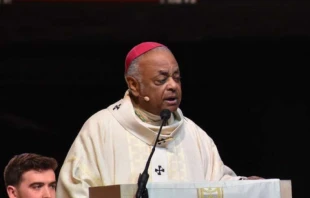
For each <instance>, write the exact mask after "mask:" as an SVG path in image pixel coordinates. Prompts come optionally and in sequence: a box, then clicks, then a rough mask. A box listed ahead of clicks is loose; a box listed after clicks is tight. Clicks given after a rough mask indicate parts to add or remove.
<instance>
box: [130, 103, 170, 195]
mask: <svg viewBox="0 0 310 198" xmlns="http://www.w3.org/2000/svg"><path fill="white" fill-rule="evenodd" d="M170 115H171V112H170V111H169V110H167V109H164V110H163V111H162V112H161V117H162V119H163V122H162V124H161V126H160V128H159V131H158V134H157V137H156V140H155V143H154V145H153V148H152V152H151V154H150V156H149V158H148V160H147V162H146V165H145V168H144V171H143V173H142V174H141V173H140V175H139V179H138V189H137V193H136V198H148V197H149V194H148V191H147V188H146V183H147V180H148V179H149V174H148V172H147V171H148V169H149V166H150V161H151V158H152V156H153V154H154V151H155V147H156V144H157V142H158V138H159V135H160V132H161V129H162V127H163V125H165V124H166V122H167V121H168V119H169V118H170Z"/></svg>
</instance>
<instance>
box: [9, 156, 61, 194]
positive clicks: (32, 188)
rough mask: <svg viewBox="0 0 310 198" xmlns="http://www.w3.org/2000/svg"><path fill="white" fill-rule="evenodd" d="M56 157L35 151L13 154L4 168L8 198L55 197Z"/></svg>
mask: <svg viewBox="0 0 310 198" xmlns="http://www.w3.org/2000/svg"><path fill="white" fill-rule="evenodd" d="M57 167H58V163H57V161H56V159H54V158H51V157H46V156H42V155H39V154H35V153H22V154H19V155H15V156H14V157H13V158H11V160H10V161H9V162H8V164H7V165H6V167H5V169H4V174H3V175H4V183H5V187H6V191H7V195H8V197H9V198H55V195H56V183H57V181H56V175H55V170H56V169H57Z"/></svg>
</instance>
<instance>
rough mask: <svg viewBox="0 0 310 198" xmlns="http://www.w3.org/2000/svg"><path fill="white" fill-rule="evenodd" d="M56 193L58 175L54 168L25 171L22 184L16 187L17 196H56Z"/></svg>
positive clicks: (33, 197)
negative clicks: (56, 175)
mask: <svg viewBox="0 0 310 198" xmlns="http://www.w3.org/2000/svg"><path fill="white" fill-rule="evenodd" d="M55 193H56V177H55V172H54V171H53V170H44V171H35V170H30V171H28V172H25V173H24V174H23V176H22V181H21V183H20V185H19V186H17V187H16V194H17V197H16V198H44V197H46V198H55V197H56V196H55ZM10 198H12V197H10Z"/></svg>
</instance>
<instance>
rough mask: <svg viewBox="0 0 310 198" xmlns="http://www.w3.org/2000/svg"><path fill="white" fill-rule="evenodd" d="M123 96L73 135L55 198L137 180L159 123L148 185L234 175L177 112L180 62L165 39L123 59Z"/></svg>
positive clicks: (145, 44)
mask: <svg viewBox="0 0 310 198" xmlns="http://www.w3.org/2000/svg"><path fill="white" fill-rule="evenodd" d="M125 80H126V82H127V85H128V90H127V91H126V92H125V95H124V97H123V98H122V99H121V100H119V101H117V102H115V103H114V104H111V105H110V106H109V107H107V108H106V109H103V110H101V111H99V112H97V113H95V114H94V115H92V116H91V117H90V118H89V119H88V120H87V121H86V122H85V123H84V125H83V127H82V129H81V130H80V132H79V134H78V135H77V137H76V139H75V140H74V142H73V144H72V146H71V148H70V150H69V152H68V154H67V157H66V159H65V161H64V164H63V166H62V168H61V170H60V174H59V178H58V185H57V197H58V198H76V197H78V198H86V197H88V188H89V187H93V186H105V185H114V184H136V183H137V181H138V177H139V174H140V173H141V172H142V171H143V170H144V167H145V163H146V161H147V159H148V157H149V155H150V153H151V150H152V147H153V145H154V142H155V140H156V137H157V135H158V131H159V129H160V127H161V124H162V119H161V117H160V112H161V111H162V110H163V109H168V110H169V111H171V112H172V114H171V117H170V118H169V119H168V120H167V123H166V124H165V126H163V127H162V131H161V133H160V135H159V138H158V140H159V141H158V143H157V145H156V151H155V152H154V154H153V156H152V159H151V162H150V166H149V169H148V172H149V174H150V175H149V179H148V181H149V182H169V181H171V182H175V181H178V182H180V181H184V182H194V181H211V180H213V181H216V180H217V181H218V180H238V179H240V178H242V177H238V176H236V174H235V173H234V172H233V171H232V170H231V169H230V168H229V167H227V166H225V165H224V163H223V161H222V160H221V158H220V155H219V153H218V150H217V147H216V145H215V144H214V142H213V140H212V139H211V138H210V137H209V136H208V135H207V133H206V132H205V131H203V130H202V129H201V128H200V127H199V126H197V125H196V124H195V123H194V122H193V121H192V120H190V119H189V118H187V117H185V116H184V115H183V114H182V111H181V110H180V109H179V105H180V103H181V99H182V89H181V75H180V70H179V66H178V62H177V60H176V59H175V57H174V55H173V54H172V52H171V51H170V50H169V49H168V48H167V47H166V46H164V45H163V44H160V43H156V42H143V43H140V44H138V45H136V46H135V47H133V48H132V49H131V50H130V51H129V52H128V54H127V56H126V60H125Z"/></svg>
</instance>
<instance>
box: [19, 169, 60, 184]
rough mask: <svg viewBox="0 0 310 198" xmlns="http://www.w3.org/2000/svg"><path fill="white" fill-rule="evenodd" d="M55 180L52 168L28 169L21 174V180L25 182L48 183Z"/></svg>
mask: <svg viewBox="0 0 310 198" xmlns="http://www.w3.org/2000/svg"><path fill="white" fill-rule="evenodd" d="M55 180H56V176H55V173H54V171H53V170H42V171H37V170H29V171H27V172H25V173H24V174H23V175H22V178H21V181H22V182H26V183H50V182H54V181H55Z"/></svg>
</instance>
